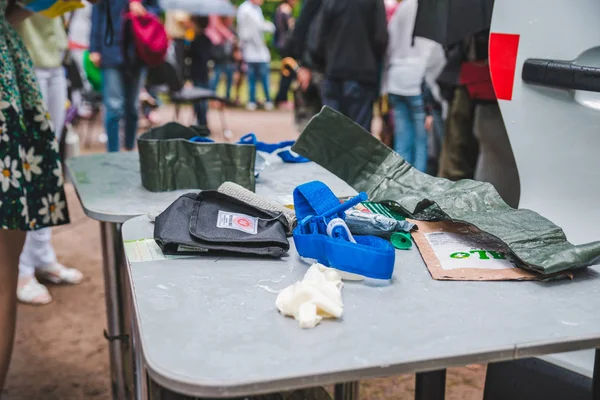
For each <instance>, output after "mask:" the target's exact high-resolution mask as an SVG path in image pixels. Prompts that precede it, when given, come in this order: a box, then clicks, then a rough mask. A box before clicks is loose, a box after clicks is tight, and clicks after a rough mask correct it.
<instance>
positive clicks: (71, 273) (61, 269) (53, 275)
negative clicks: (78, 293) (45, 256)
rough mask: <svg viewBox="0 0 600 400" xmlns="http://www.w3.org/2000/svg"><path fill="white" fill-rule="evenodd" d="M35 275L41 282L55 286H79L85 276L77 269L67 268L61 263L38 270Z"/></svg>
mask: <svg viewBox="0 0 600 400" xmlns="http://www.w3.org/2000/svg"><path fill="white" fill-rule="evenodd" d="M35 274H36V275H37V276H38V278H40V280H44V281H48V282H51V283H54V284H61V283H66V284H69V285H77V284H78V283H80V282H81V281H82V280H83V274H82V273H81V272H80V271H79V270H77V269H75V268H67V267H65V266H64V265H62V264H60V263H54V264H51V265H48V266H46V267H41V268H36V270H35Z"/></svg>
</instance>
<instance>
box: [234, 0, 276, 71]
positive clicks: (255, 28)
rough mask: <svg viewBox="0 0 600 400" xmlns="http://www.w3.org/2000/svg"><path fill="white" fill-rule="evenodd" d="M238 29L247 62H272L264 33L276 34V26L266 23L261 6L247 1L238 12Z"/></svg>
mask: <svg viewBox="0 0 600 400" xmlns="http://www.w3.org/2000/svg"><path fill="white" fill-rule="evenodd" d="M237 27H238V31H237V32H238V36H239V40H240V46H241V48H242V55H243V57H244V61H245V62H249V63H257V62H270V61H271V54H270V53H269V48H268V47H267V44H266V43H265V38H264V33H265V32H271V33H272V32H275V25H273V23H272V22H269V21H266V20H265V17H264V16H263V13H262V10H261V9H260V6H258V5H255V4H252V2H250V0H246V1H245V2H244V3H243V4H242V5H241V6H240V7H239V8H238V11H237Z"/></svg>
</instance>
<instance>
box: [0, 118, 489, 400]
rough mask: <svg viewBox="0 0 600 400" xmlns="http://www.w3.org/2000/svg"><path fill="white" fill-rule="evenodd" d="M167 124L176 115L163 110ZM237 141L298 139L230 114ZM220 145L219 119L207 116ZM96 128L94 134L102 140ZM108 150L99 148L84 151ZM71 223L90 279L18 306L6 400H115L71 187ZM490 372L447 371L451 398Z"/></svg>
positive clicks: (271, 124)
mask: <svg viewBox="0 0 600 400" xmlns="http://www.w3.org/2000/svg"><path fill="white" fill-rule="evenodd" d="M163 114H164V115H165V118H168V117H170V115H171V114H170V112H169V111H168V110H165V112H164V113H163ZM226 115H227V121H228V123H229V128H230V129H232V130H233V132H234V134H235V135H236V137H238V136H241V135H242V134H244V133H247V132H249V131H254V132H255V133H256V134H257V135H258V136H259V138H261V139H262V140H265V141H276V140H277V141H279V140H285V139H289V138H294V137H295V136H296V133H295V131H294V128H293V124H292V116H291V114H290V113H287V112H272V113H264V112H257V113H246V112H244V111H238V110H228V111H227V112H226ZM209 120H210V123H211V127H212V128H213V132H217V134H216V135H215V136H216V137H217V140H219V137H220V135H219V133H218V132H219V131H220V124H219V118H218V116H217V114H216V112H214V111H211V114H210V116H209ZM100 129H101V128H100V126H99V125H98V124H95V125H94V126H93V127H92V129H91V131H92V133H99V132H100ZM95 151H103V145H102V144H100V143H94V144H93V145H92V146H91V148H89V149H84V150H83V152H95ZM67 195H68V198H69V209H70V212H71V221H72V223H71V224H70V225H68V226H64V227H60V228H56V229H55V230H54V238H53V240H54V244H55V248H56V252H57V254H58V257H59V259H60V261H61V262H63V263H64V264H66V265H69V266H73V267H76V268H79V269H81V271H82V272H83V273H84V274H85V280H84V281H83V282H82V283H81V284H80V285H77V286H72V287H66V286H51V287H50V291H51V294H52V296H53V297H54V301H53V302H52V303H51V304H49V305H47V306H42V307H32V306H25V305H21V306H19V315H18V324H17V339H16V345H15V350H14V353H13V360H12V364H11V369H10V371H9V376H8V380H7V385H6V388H5V390H4V392H3V393H2V396H0V397H1V398H2V399H3V400H71V399H73V400H75V399H93V400H108V399H110V388H109V366H108V350H107V345H106V341H105V340H104V337H103V335H102V332H103V329H104V328H105V325H106V316H105V303H104V281H103V278H102V269H101V260H102V257H101V251H100V232H99V227H98V223H97V222H95V221H93V220H91V219H89V218H87V217H86V216H85V215H84V214H83V211H82V210H81V207H80V206H79V202H78V200H77V197H76V195H75V193H74V191H73V188H72V187H71V186H70V185H67ZM484 379H485V367H484V366H480V365H472V366H467V367H464V368H453V369H450V370H449V373H448V378H447V391H446V392H447V393H446V394H447V399H449V400H458V399H461V400H477V399H481V398H482V395H483V383H484ZM412 398H414V375H402V376H398V377H393V378H386V379H374V380H368V381H364V382H363V383H362V385H361V399H368V400H376V399H398V400H403V399H407V400H408V399H412Z"/></svg>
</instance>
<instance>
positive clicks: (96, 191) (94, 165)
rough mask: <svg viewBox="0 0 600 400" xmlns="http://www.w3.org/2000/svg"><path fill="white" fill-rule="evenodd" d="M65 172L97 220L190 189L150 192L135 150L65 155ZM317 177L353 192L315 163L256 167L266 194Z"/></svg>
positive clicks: (116, 217)
mask: <svg viewBox="0 0 600 400" xmlns="http://www.w3.org/2000/svg"><path fill="white" fill-rule="evenodd" d="M67 171H68V174H69V178H70V179H71V182H73V185H74V187H75V190H76V191H77V195H78V196H79V200H80V201H81V204H82V206H83V209H84V211H85V213H86V215H87V216H89V217H90V218H93V219H95V220H98V221H104V222H114V223H123V222H125V221H127V220H128V219H130V218H133V217H136V216H138V215H144V214H157V213H160V212H162V211H163V210H164V209H165V208H167V207H168V206H169V205H170V204H171V203H173V202H174V201H175V200H176V199H177V198H178V197H179V196H181V195H182V194H185V193H189V192H193V191H194V190H192V189H186V190H177V191H173V192H159V193H153V192H150V191H148V190H146V189H144V187H143V186H142V182H141V177H140V163H139V155H138V153H133V152H132V153H106V154H93V155H87V156H81V157H75V158H71V159H69V160H67ZM311 180H322V181H323V182H325V183H326V184H327V185H329V187H331V188H332V190H333V191H334V192H335V193H336V194H338V195H340V196H351V195H354V194H355V193H356V191H355V190H354V189H352V188H351V187H350V186H348V185H347V184H346V183H345V182H343V181H342V180H341V179H339V178H337V177H336V176H334V175H332V174H330V173H329V172H327V171H326V170H325V169H323V168H322V167H320V166H318V165H317V164H314V163H306V164H282V165H277V166H273V167H271V168H268V169H266V170H264V171H262V172H261V174H260V176H259V177H258V178H257V181H256V193H258V194H260V195H264V196H267V197H280V196H283V195H288V196H291V194H292V191H293V189H294V188H295V187H296V186H298V185H299V184H302V183H304V182H307V181H311Z"/></svg>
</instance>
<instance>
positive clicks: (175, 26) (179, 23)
mask: <svg viewBox="0 0 600 400" xmlns="http://www.w3.org/2000/svg"><path fill="white" fill-rule="evenodd" d="M191 27H192V26H191V19H190V15H189V14H187V13H185V12H183V11H172V10H169V11H167V12H166V13H165V30H166V31H167V35H169V38H170V39H171V40H172V41H173V48H174V49H175V59H176V60H177V64H176V66H177V68H179V71H177V72H178V73H179V76H182V77H183V76H184V73H183V72H184V68H185V59H186V53H187V50H188V49H187V46H186V36H185V34H186V31H187V30H188V29H190V28H191Z"/></svg>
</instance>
